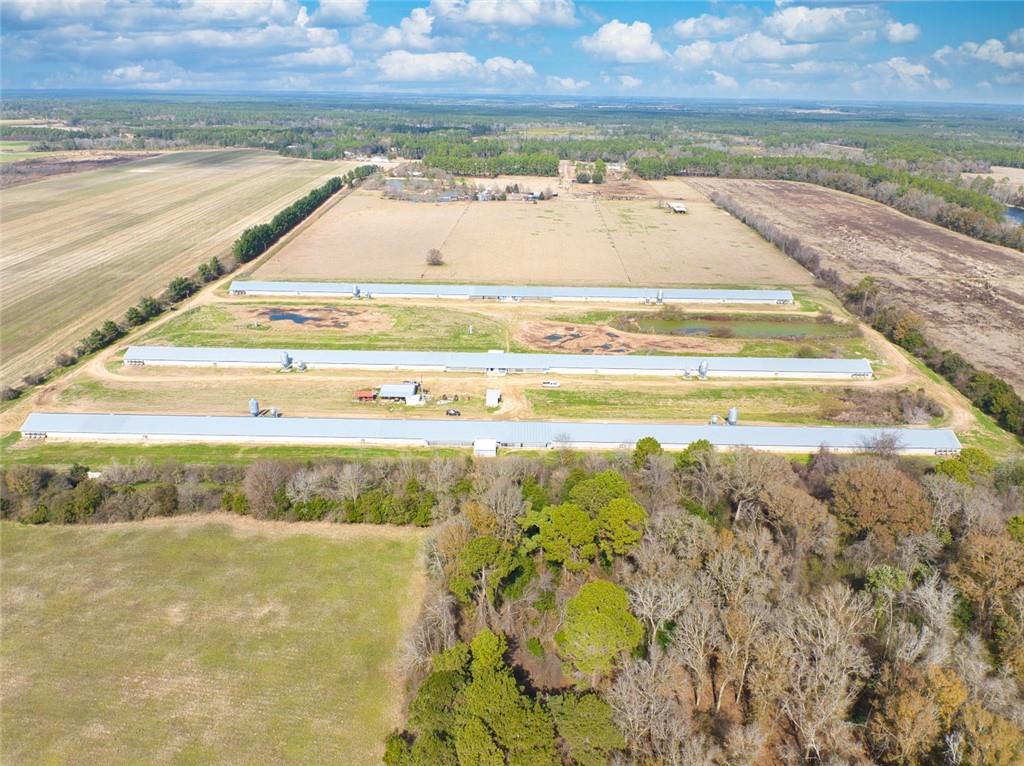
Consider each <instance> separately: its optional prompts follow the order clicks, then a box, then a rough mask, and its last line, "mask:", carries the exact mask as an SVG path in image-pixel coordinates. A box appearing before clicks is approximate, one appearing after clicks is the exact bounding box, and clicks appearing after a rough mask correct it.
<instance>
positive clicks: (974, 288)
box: [693, 178, 1024, 393]
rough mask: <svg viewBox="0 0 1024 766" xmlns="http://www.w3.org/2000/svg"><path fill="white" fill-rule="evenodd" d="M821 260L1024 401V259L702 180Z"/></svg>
mask: <svg viewBox="0 0 1024 766" xmlns="http://www.w3.org/2000/svg"><path fill="white" fill-rule="evenodd" d="M693 184H694V185H695V186H699V187H700V188H701V189H703V190H704V191H705V192H707V193H711V192H712V191H714V190H718V191H721V192H722V193H724V194H727V195H728V196H730V197H732V198H733V199H734V200H736V201H737V202H738V203H739V204H740V205H742V206H743V207H745V208H747V209H749V210H752V211H754V212H756V213H759V214H761V215H763V216H764V217H765V218H766V219H767V220H769V221H771V222H773V223H774V224H776V225H777V226H779V227H780V228H782V229H783V230H785V231H787V232H790V233H792V234H794V235H796V236H797V237H799V238H800V239H801V240H802V241H803V242H805V243H806V244H808V245H811V246H812V247H815V248H817V249H818V250H819V251H820V252H821V253H822V265H823V266H827V267H830V268H833V269H835V270H836V271H838V272H839V274H840V275H841V276H842V277H843V279H844V280H846V281H847V282H856V281H857V280H859V279H860V278H861V277H863V276H868V275H870V276H873V277H876V278H877V279H878V280H879V281H880V282H882V283H883V284H884V285H885V292H886V293H887V294H889V295H892V296H894V297H895V298H897V299H898V300H899V301H900V303H902V304H903V305H904V306H906V307H907V308H910V309H911V310H913V311H915V312H916V313H917V314H919V315H920V316H921V317H922V318H923V319H924V321H925V325H926V333H927V335H928V337H929V338H930V339H932V341H933V342H934V343H935V344H936V345H938V346H939V347H940V348H948V349H950V350H952V351H956V352H958V353H959V354H961V355H962V356H964V357H965V358H966V359H969V360H970V361H972V362H974V363H975V364H976V365H978V366H979V367H981V368H982V369H986V370H990V371H992V372H994V373H996V374H998V375H1000V376H1001V377H1003V378H1005V379H1006V380H1008V381H1009V382H1010V383H1012V384H1013V385H1014V386H1015V387H1016V389H1017V391H1018V392H1020V393H1024V253H1019V252H1017V251H1015V250H1011V249H1009V248H1006V247H999V246H997V245H989V244H986V243H985V242H980V241H978V240H976V239H971V238H970V237H966V236H963V235H961V234H956V233H955V232H951V231H948V230H947V229H943V228H941V227H939V226H935V225H933V224H930V223H926V222H924V221H919V220H917V219H916V218H911V217H909V216H906V215H903V214H902V213H900V212H897V211H895V210H893V209H892V208H888V207H885V206H884V205H880V204H878V203H876V202H872V201H870V200H865V199H862V198H860V197H854V196H852V195H850V194H844V193H843V192H838V191H833V190H831V189H824V188H821V187H818V186H812V185H809V184H801V183H795V182H791V181H747V180H733V179H720V178H715V179H711V178H702V179H700V180H695V181H693Z"/></svg>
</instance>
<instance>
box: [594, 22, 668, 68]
mask: <svg viewBox="0 0 1024 766" xmlns="http://www.w3.org/2000/svg"><path fill="white" fill-rule="evenodd" d="M579 42H580V47H582V48H583V50H585V51H586V52H587V53H590V54H591V55H594V56H597V57H599V58H603V59H610V60H612V61H618V62H621V63H623V64H643V63H647V62H651V61H660V60H661V59H664V58H665V57H666V56H667V55H668V54H667V53H665V51H664V49H663V48H662V47H661V46H660V45H658V43H657V42H656V41H655V40H654V37H653V35H652V34H651V25H650V24H648V23H647V22H645V21H634V22H633V23H632V24H623V23H622V22H621V21H619V20H618V19H613V20H612V21H609V22H608V23H607V24H605V25H604V26H603V27H601V28H600V29H598V30H597V31H596V32H594V34H592V35H589V36H587V37H581V38H580V41H579Z"/></svg>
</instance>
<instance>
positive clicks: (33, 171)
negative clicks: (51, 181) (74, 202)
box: [0, 152, 156, 189]
mask: <svg viewBox="0 0 1024 766" xmlns="http://www.w3.org/2000/svg"><path fill="white" fill-rule="evenodd" d="M155 156H156V154H155V153H145V154H143V153H137V152H133V153H131V154H124V153H115V152H82V153H76V154H60V155H55V156H53V157H40V158H33V159H29V160H19V161H17V162H5V163H0V189H9V188H10V187H12V186H20V185H21V184H29V183H32V182H33V181H39V180H40V179H43V178H49V177H50V176H59V175H63V174H65V173H81V172H83V171H86V170H97V169H99V168H107V167H111V166H113V165H123V164H125V163H127V162H135V161H136V160H144V159H146V158H148V157H155Z"/></svg>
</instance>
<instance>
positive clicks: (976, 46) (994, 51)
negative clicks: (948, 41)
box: [932, 29, 1024, 69]
mask: <svg viewBox="0 0 1024 766" xmlns="http://www.w3.org/2000/svg"><path fill="white" fill-rule="evenodd" d="M1007 41H1008V42H1009V45H1007V44H1005V43H1003V41H1002V40H996V39H995V38H991V39H989V40H986V41H985V42H983V43H975V42H965V43H963V44H962V45H960V47H959V48H952V47H950V46H949V45H944V46H942V47H941V48H939V49H938V50H937V51H935V53H933V54H932V58H934V59H935V60H936V61H940V62H942V63H943V64H947V65H948V64H952V63H955V62H963V61H966V60H973V61H980V62H982V63H984V64H992V65H994V66H997V67H999V68H1000V69H1024V51H1018V50H1014V48H1016V47H1018V46H1022V47H1024V29H1015V30H1014V31H1013V32H1011V33H1010V35H1009V37H1008V38H1007Z"/></svg>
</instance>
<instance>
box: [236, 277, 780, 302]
mask: <svg viewBox="0 0 1024 766" xmlns="http://www.w3.org/2000/svg"><path fill="white" fill-rule="evenodd" d="M231 294H232V295H290V296H296V297H309V298H452V299H457V300H472V299H476V300H496V301H611V302H624V303H770V304H787V303H792V302H793V293H792V292H790V291H789V290H716V289H711V288H676V287H572V286H568V285H565V286H544V285H536V286H534V285H526V286H523V285H444V284H430V283H425V282H416V283H400V282H396V283H386V282H374V283H358V284H357V283H355V282H272V281H260V280H241V279H236V280H235V281H234V282H232V283H231Z"/></svg>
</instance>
